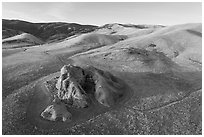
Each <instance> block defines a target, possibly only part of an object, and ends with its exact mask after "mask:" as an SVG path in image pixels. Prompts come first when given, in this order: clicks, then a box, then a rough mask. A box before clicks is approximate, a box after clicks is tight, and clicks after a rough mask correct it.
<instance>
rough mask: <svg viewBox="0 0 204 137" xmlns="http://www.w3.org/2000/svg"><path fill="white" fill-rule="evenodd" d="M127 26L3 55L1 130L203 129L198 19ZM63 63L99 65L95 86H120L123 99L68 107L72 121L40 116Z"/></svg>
mask: <svg viewBox="0 0 204 137" xmlns="http://www.w3.org/2000/svg"><path fill="white" fill-rule="evenodd" d="M129 27H130V28H131V30H129V31H128V29H127V30H125V31H123V30H124V28H122V29H121V30H120V29H117V30H118V34H121V35H118V34H117V32H116V33H115V34H110V32H107V31H104V30H103V31H104V32H105V33H103V32H102V31H101V32H99V30H95V31H94V32H90V33H87V34H81V35H73V36H72V37H69V38H66V39H64V40H63V41H60V42H57V43H50V44H48V43H47V44H44V45H42V46H39V47H38V46H35V47H29V48H27V49H26V50H23V51H22V50H20V51H16V52H15V51H11V52H12V53H10V54H9V55H7V56H4V57H3V58H2V63H3V64H2V74H3V75H2V83H3V84H2V97H3V102H2V104H3V105H2V127H3V130H2V132H3V134H66V135H67V134H68V135H70V134H134V135H140V134H145V135H149V134H151V135H152V134H163V135H164V134H165V135H166V134H172V135H178V134H182V135H184V134H187V135H189V134H193V135H197V134H202V51H201V49H202V24H195V23H193V24H181V25H175V26H168V27H159V28H150V29H149V28H143V29H141V28H140V29H139V30H134V31H132V25H130V26H129ZM134 28H135V27H134ZM137 29H138V28H137ZM97 31H98V32H97ZM106 32H107V33H106ZM119 32H120V33H119ZM140 32H141V33H140ZM6 54H8V53H6ZM68 64H72V65H75V66H78V67H81V68H82V70H89V71H90V74H91V73H93V69H91V68H95V69H96V70H98V72H100V75H97V77H98V78H99V83H101V86H96V88H97V91H100V90H102V89H106V91H107V93H108V91H114V90H115V89H121V86H122V87H123V85H125V86H124V87H125V89H124V90H121V91H123V92H124V93H128V94H127V96H126V98H125V99H124V100H122V101H121V102H120V103H118V104H117V105H115V106H113V107H105V106H101V105H99V104H97V103H93V104H92V106H93V107H88V108H83V109H78V110H76V111H75V110H73V109H70V110H69V112H72V113H73V115H74V120H73V121H71V122H61V121H57V122H51V121H47V120H45V119H43V118H41V117H40V114H41V113H42V111H43V110H45V109H46V108H47V107H48V106H49V105H50V104H51V103H52V99H53V95H52V93H53V92H56V89H55V88H53V87H55V81H56V79H58V78H59V77H60V72H59V71H60V69H61V68H62V67H63V66H64V65H68ZM82 72H83V71H82ZM97 77H96V78H97ZM86 78H87V79H91V77H86ZM100 80H101V81H100ZM97 82H98V81H96V83H97ZM48 83H50V86H47V84H48ZM92 84H93V83H91V82H90V83H89V85H88V86H87V85H86V86H87V87H89V86H90V87H91V86H93V87H94V86H95V85H96V84H95V85H94V84H93V85H92ZM86 86H84V87H86ZM50 89H52V90H53V91H52V90H50ZM84 89H85V88H84ZM93 89H94V88H93ZM94 90H96V89H94ZM108 95H109V94H106V96H108ZM102 96H103V95H102ZM110 98H111V96H110Z"/></svg>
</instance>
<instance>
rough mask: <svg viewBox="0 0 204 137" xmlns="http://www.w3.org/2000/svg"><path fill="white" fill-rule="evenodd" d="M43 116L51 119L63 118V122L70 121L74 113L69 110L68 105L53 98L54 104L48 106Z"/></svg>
mask: <svg viewBox="0 0 204 137" xmlns="http://www.w3.org/2000/svg"><path fill="white" fill-rule="evenodd" d="M41 116H42V117H43V118H44V119H47V120H50V121H58V120H62V121H63V122H65V121H66V122H70V121H71V118H72V114H71V113H70V112H68V110H67V108H66V105H65V104H64V103H62V102H60V101H59V100H58V101H56V99H55V100H53V104H52V105H50V106H48V107H47V108H46V109H45V110H44V111H43V112H42V113H41Z"/></svg>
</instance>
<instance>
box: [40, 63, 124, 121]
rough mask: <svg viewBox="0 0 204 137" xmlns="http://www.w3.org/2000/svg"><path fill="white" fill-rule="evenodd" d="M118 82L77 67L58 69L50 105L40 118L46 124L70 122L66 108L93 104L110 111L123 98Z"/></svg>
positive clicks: (66, 66)
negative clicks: (58, 72)
mask: <svg viewBox="0 0 204 137" xmlns="http://www.w3.org/2000/svg"><path fill="white" fill-rule="evenodd" d="M121 87H122V85H121V83H119V80H117V78H115V77H114V76H113V75H111V74H110V73H107V72H103V71H102V70H98V69H96V68H93V67H92V68H88V69H83V68H80V67H78V66H73V65H70V64H69V65H65V66H63V67H62V68H61V72H60V77H59V78H58V80H57V82H56V89H57V92H56V94H55V95H54V100H53V102H52V105H50V106H48V107H47V108H46V109H45V110H44V111H43V112H42V113H41V116H42V117H43V118H45V119H47V120H51V121H56V119H57V117H60V119H62V121H67V120H69V121H70V119H71V113H69V112H68V109H69V108H72V109H80V108H87V107H89V106H90V105H91V103H93V102H92V101H93V100H96V101H98V103H99V104H101V105H103V106H105V107H112V106H114V105H115V104H116V102H117V101H118V100H119V99H121V98H122V97H123V95H124V93H123V91H122V90H119V89H120V88H121Z"/></svg>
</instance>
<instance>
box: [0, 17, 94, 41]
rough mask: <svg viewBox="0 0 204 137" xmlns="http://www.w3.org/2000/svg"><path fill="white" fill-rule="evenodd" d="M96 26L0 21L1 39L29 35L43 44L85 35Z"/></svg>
mask: <svg viewBox="0 0 204 137" xmlns="http://www.w3.org/2000/svg"><path fill="white" fill-rule="evenodd" d="M96 28H97V26H93V25H80V24H76V23H63V22H53V23H31V22H26V21H21V20H6V19H3V20H2V38H3V39H4V38H8V37H12V36H15V35H18V34H21V33H29V34H31V35H33V36H35V37H38V38H40V39H41V40H43V41H45V42H49V41H55V40H60V39H64V38H66V37H69V36H72V35H76V34H81V33H87V32H91V31H93V30H95V29H96Z"/></svg>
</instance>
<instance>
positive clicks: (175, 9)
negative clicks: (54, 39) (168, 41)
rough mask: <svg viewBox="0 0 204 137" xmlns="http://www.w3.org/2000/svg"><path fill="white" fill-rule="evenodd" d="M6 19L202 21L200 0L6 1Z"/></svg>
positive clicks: (4, 9)
mask: <svg viewBox="0 0 204 137" xmlns="http://www.w3.org/2000/svg"><path fill="white" fill-rule="evenodd" d="M2 18H3V19H19V20H24V21H29V22H68V23H79V24H90V25H91V24H92V25H98V26H100V25H104V24H107V23H125V24H128V23H131V24H160V25H175V24H184V23H201V22H202V3H199V2H195V3H192V2H183V3H182V2H180V3H178V2H164V3H159V2H152V3H151V2H144V3H142V2H133V3H130V2H127V3H125V2H117V3H116V2H95V3H94V2H92V3H91V2H84V3H82V2H76V3H73V2H64V3H63V2H3V3H2Z"/></svg>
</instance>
